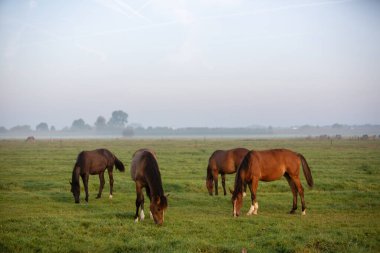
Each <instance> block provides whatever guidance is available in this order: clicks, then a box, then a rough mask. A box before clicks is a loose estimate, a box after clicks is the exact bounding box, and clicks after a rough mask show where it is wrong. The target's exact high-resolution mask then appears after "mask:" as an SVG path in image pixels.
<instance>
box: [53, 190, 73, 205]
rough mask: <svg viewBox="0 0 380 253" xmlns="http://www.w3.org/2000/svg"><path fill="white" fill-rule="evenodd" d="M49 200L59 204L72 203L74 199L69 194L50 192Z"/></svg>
mask: <svg viewBox="0 0 380 253" xmlns="http://www.w3.org/2000/svg"><path fill="white" fill-rule="evenodd" d="M49 197H50V199H52V200H53V201H55V202H59V203H74V198H73V195H72V194H71V192H51V193H49Z"/></svg>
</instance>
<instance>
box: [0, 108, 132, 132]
mask: <svg viewBox="0 0 380 253" xmlns="http://www.w3.org/2000/svg"><path fill="white" fill-rule="evenodd" d="M127 123H128V114H127V113H126V112H124V111H122V110H117V111H113V112H112V115H111V117H110V119H109V120H108V121H107V120H106V118H105V117H103V116H99V117H98V118H97V119H96V121H95V123H94V125H93V126H91V125H90V124H88V123H86V122H85V121H84V120H83V119H82V118H79V119H75V120H74V121H73V122H72V124H71V126H70V127H64V128H63V129H62V130H60V131H57V130H56V128H55V127H54V126H50V127H49V125H48V124H47V123H46V122H41V123H39V124H38V125H37V126H36V129H35V131H34V130H33V129H32V128H31V126H29V125H19V126H15V127H12V128H10V129H6V128H5V127H0V134H7V133H8V134H15V135H17V134H23V133H30V134H32V133H34V132H35V133H37V134H42V135H43V134H48V133H57V132H66V133H77V134H83V133H89V132H90V133H95V134H113V133H117V134H124V135H132V134H133V132H131V129H128V128H127V127H126V124H127Z"/></svg>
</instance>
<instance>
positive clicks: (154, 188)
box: [131, 149, 168, 225]
mask: <svg viewBox="0 0 380 253" xmlns="http://www.w3.org/2000/svg"><path fill="white" fill-rule="evenodd" d="M131 177H132V179H133V181H135V183H136V195H137V197H136V215H135V222H138V220H139V208H140V207H141V212H140V220H144V217H145V214H144V193H143V191H142V188H145V190H146V195H147V196H148V198H149V200H150V217H151V218H153V220H154V222H155V223H156V224H158V225H161V224H162V223H163V222H164V215H165V210H166V209H167V207H168V201H167V196H165V195H164V189H163V188H162V181H161V174H160V170H159V168H158V163H157V159H156V155H155V153H154V152H153V151H151V150H149V149H139V150H137V151H136V152H135V153H134V155H133V158H132V163H131Z"/></svg>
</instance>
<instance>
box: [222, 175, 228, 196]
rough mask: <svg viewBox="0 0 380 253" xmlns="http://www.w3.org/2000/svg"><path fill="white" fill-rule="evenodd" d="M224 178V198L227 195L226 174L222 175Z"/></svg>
mask: <svg viewBox="0 0 380 253" xmlns="http://www.w3.org/2000/svg"><path fill="white" fill-rule="evenodd" d="M221 176H222V186H223V192H224V196H226V195H227V192H226V174H224V173H223V174H221Z"/></svg>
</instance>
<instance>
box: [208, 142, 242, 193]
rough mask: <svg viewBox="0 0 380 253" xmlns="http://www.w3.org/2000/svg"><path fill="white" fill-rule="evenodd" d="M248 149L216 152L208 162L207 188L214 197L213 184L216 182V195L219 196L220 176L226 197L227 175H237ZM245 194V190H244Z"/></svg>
mask: <svg viewBox="0 0 380 253" xmlns="http://www.w3.org/2000/svg"><path fill="white" fill-rule="evenodd" d="M248 151H249V150H248V149H246V148H235V149H230V150H216V151H215V152H214V153H213V154H212V155H211V156H210V158H209V160H208V166H207V176H206V187H207V190H208V193H209V194H210V195H212V188H213V182H215V195H218V174H220V175H221V177H222V186H223V191H224V195H226V194H227V193H226V174H232V173H235V172H236V170H237V168H239V165H240V163H241V161H242V160H243V158H244V156H245V155H246V154H247V153H248ZM244 192H245V188H244Z"/></svg>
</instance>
